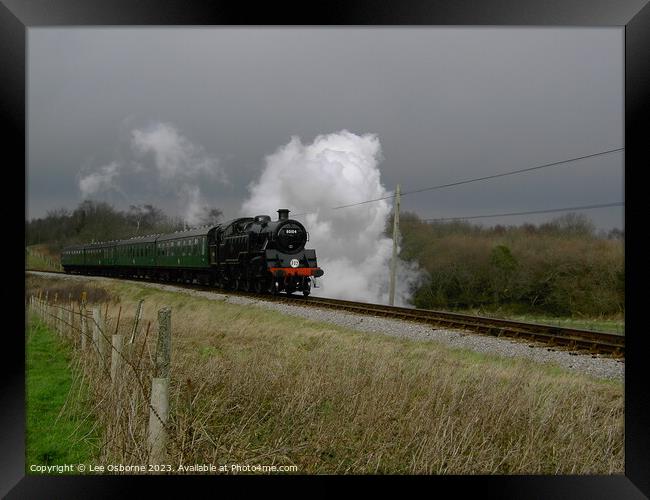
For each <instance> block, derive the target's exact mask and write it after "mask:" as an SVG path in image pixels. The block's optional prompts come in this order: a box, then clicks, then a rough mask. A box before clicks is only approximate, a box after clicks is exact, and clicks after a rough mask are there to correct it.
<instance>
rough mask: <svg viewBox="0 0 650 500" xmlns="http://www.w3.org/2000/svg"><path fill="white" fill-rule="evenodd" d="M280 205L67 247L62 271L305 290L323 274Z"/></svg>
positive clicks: (303, 235) (301, 232)
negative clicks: (272, 210)
mask: <svg viewBox="0 0 650 500" xmlns="http://www.w3.org/2000/svg"><path fill="white" fill-rule="evenodd" d="M288 214H289V210H287V209H280V210H278V216H279V218H278V220H277V221H272V220H271V217H270V216H268V215H258V216H255V217H241V218H238V219H234V220H231V221H228V222H224V223H222V224H217V225H213V226H204V227H200V228H196V229H191V230H187V231H177V232H175V233H170V234H154V235H147V236H139V237H135V238H130V239H128V240H116V241H104V242H98V243H91V244H88V245H77V246H72V247H68V248H65V249H64V250H63V252H62V254H61V263H62V265H63V269H64V271H65V272H66V273H76V274H93V275H104V276H117V277H133V278H145V279H151V278H153V279H156V280H160V281H180V282H188V283H189V282H193V281H196V282H198V283H202V284H207V285H217V286H219V287H225V288H228V289H240V290H249V291H253V290H254V291H257V292H264V291H270V292H272V293H277V292H279V291H286V292H287V293H292V292H294V291H302V293H303V294H305V295H309V291H310V287H311V283H312V279H313V278H316V277H320V276H322V275H323V270H322V269H320V268H319V267H318V265H317V263H316V253H315V250H312V249H306V248H305V244H306V242H307V241H308V240H309V234H308V233H307V231H306V230H305V228H304V226H303V225H302V224H301V223H300V222H298V221H296V220H291V219H289V217H288Z"/></svg>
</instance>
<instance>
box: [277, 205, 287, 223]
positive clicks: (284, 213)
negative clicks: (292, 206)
mask: <svg viewBox="0 0 650 500" xmlns="http://www.w3.org/2000/svg"><path fill="white" fill-rule="evenodd" d="M288 218H289V209H288V208H281V209H279V210H278V220H287V219H288Z"/></svg>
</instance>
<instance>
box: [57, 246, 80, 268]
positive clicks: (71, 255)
mask: <svg viewBox="0 0 650 500" xmlns="http://www.w3.org/2000/svg"><path fill="white" fill-rule="evenodd" d="M61 265H62V266H83V265H84V245H75V246H71V247H68V248H66V249H64V250H63V251H62V252H61Z"/></svg>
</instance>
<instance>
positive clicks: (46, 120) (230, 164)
mask: <svg viewBox="0 0 650 500" xmlns="http://www.w3.org/2000/svg"><path fill="white" fill-rule="evenodd" d="M623 41H624V40H623V28H618V27H613V28H401V27H400V28H317V29H315V28H300V29H297V28H264V29H259V28H205V29H197V28H127V29H123V28H105V29H104V28H102V29H99V28H94V29H93V28H83V29H78V28H29V30H28V55H29V57H28V154H29V156H28V191H27V201H28V206H27V210H28V213H27V216H28V217H29V218H32V217H39V216H42V215H44V214H45V213H46V212H47V211H48V210H51V209H56V208H62V207H65V208H68V209H72V208H74V207H75V206H76V205H77V204H78V203H79V202H80V201H81V200H82V197H83V195H84V193H83V191H82V187H83V186H85V188H87V189H88V190H89V191H91V192H92V194H91V195H90V197H91V198H93V199H103V200H108V201H110V202H111V203H113V204H114V205H115V206H117V207H119V208H126V207H128V206H129V205H131V204H141V203H152V204H154V205H157V206H160V207H162V208H164V209H165V210H167V211H169V212H173V211H178V210H179V204H178V202H177V200H176V198H175V197H176V194H177V193H175V192H174V190H175V188H174V186H175V185H176V184H174V183H175V182H177V181H176V180H175V179H176V178H173V179H172V178H171V177H170V179H172V181H169V182H167V183H165V182H163V181H164V179H163V181H161V180H160V179H159V181H157V182H156V183H155V184H156V186H155V187H152V185H153V184H154V183H153V182H152V183H151V185H149V184H147V182H145V181H143V176H142V175H140V176H139V177H138V176H137V175H135V173H134V172H138V171H139V170H138V169H139V168H140V167H141V166H142V165H145V163H146V161H149V160H151V159H149V160H148V159H147V157H146V155H147V153H152V152H153V151H154V149H153V148H155V144H156V140H158V139H159V138H160V136H161V134H162V135H164V132H165V131H169V130H171V131H173V133H174V134H176V137H177V138H180V139H179V141H180V142H178V144H180V149H181V150H182V154H184V155H186V156H187V157H188V158H190V157H191V158H192V159H193V160H192V161H194V165H197V162H198V165H199V167H197V169H196V171H193V172H194V173H192V175H191V176H190V175H189V174H187V175H186V176H185V177H184V179H185V180H184V181H183V182H190V181H191V182H194V183H196V184H197V186H199V187H200V189H201V194H202V196H203V200H204V201H206V202H207V203H209V204H211V205H213V206H216V207H218V208H220V209H222V210H223V211H224V213H225V215H226V216H227V217H233V216H238V215H239V214H240V209H241V206H242V202H243V200H244V199H245V198H246V197H247V196H248V186H249V185H250V183H251V182H253V181H255V180H256V179H257V178H258V177H259V175H260V172H261V170H262V167H263V164H264V159H265V157H266V156H267V155H270V154H272V153H274V152H275V151H276V150H277V149H278V148H280V147H282V146H284V145H286V144H287V143H289V141H290V139H291V137H292V136H298V137H300V139H301V140H302V142H303V143H305V144H307V143H311V142H312V141H313V140H314V138H315V137H316V136H318V135H320V134H330V133H335V132H339V131H341V130H344V129H345V130H348V131H350V132H352V133H354V134H358V135H363V134H368V133H370V134H376V136H377V138H378V140H379V142H380V144H381V151H382V155H383V160H382V161H381V163H380V164H379V168H380V170H381V180H382V183H383V184H384V186H385V187H386V188H387V189H388V190H391V191H392V190H393V189H394V186H395V184H396V183H398V182H399V183H401V185H402V190H403V191H407V190H412V189H419V188H422V187H427V186H432V185H437V184H444V183H449V182H454V181H458V180H464V179H468V178H473V177H481V176H486V175H491V174H496V173H501V172H505V171H509V170H515V169H522V168H528V167H534V166H536V165H541V164H544V163H550V162H555V161H561V160H565V159H569V158H572V157H579V156H584V155H590V154H593V153H598V152H600V151H605V150H609V149H614V148H619V147H622V146H623V145H624V143H623V137H624V136H623V123H624V120H623V119H624V116H623V103H624V101H623V98H624V92H623V81H624V80H623V78H624V73H623ZM161 127H162V128H161ZM134 131H135V132H134ZM134 134H135V135H134ZM137 134H140V135H137ZM134 138H136V139H137V141H136V140H134ZM153 154H156V153H153ZM159 160H161V159H160V158H159V157H156V159H155V161H159ZM163 160H164V159H163ZM152 161H153V160H152ZM188 161H189V160H188ZM126 163H128V164H129V165H130V167H129V168H130V170H128V171H127V169H126V168H125V169H123V170H121V171H119V172H120V173H118V170H117V167H116V166H117V165H125V164H126ZM112 168H113V170H111V169H112ZM143 168H144V167H143ZM202 169H203V170H202ZM210 169H214V170H215V171H218V172H217V173H216V174H215V175H207V174H208V173H209V172H208V170H210ZM142 171H144V170H142ZM213 173H214V172H213ZM93 174H95V176H93ZM99 174H101V175H104V177H103V179H106V178H107V176H108V177H110V180H111V183H105V184H102V183H101V182H99V181H98V177H96V176H97V175H99ZM129 176H130V177H129ZM84 179H85V180H84ZM188 179H189V180H188ZM178 182H180V181H178ZM296 182H300V179H296ZM109 184H110V185H109ZM102 186H104V187H105V188H106V189H101V188H102ZM93 188H94V189H93ZM185 194H186V195H187V196H190V194H191V189H189V190H186V192H185ZM86 196H88V192H86ZM621 200H623V153H622V152H616V153H611V154H608V155H604V156H600V157H596V158H590V159H586V160H582V161H579V162H575V163H570V164H566V165H561V166H557V167H552V168H547V169H543V170H538V171H534V172H530V173H525V174H520V175H515V176H510V177H505V178H500V179H494V180H489V181H485V182H479V183H474V184H469V185H464V186H458V187H454V188H449V189H444V190H438V191H430V192H423V193H420V194H414V195H411V196H406V197H404V198H403V199H402V209H403V210H411V211H415V212H416V213H418V214H419V215H420V216H422V217H424V218H429V217H461V216H470V215H480V214H491V213H502V212H518V211H526V210H543V209H552V208H561V207H570V206H578V205H591V204H600V203H611V202H616V201H621ZM359 201H362V200H359ZM289 208H292V207H289ZM296 208H297V207H296ZM349 210H354V208H351V209H349ZM584 213H586V214H588V215H589V216H590V217H591V218H592V220H594V222H596V224H597V225H598V227H600V228H605V229H609V228H612V227H622V225H623V209H622V207H621V208H602V209H597V210H589V211H586V212H584ZM248 215H254V214H248ZM557 215H559V214H547V215H528V216H518V217H503V218H494V219H480V221H481V222H482V223H484V224H494V223H498V222H500V223H506V224H517V223H520V222H522V221H524V220H527V221H531V222H540V221H543V220H547V219H549V218H552V217H555V216H557Z"/></svg>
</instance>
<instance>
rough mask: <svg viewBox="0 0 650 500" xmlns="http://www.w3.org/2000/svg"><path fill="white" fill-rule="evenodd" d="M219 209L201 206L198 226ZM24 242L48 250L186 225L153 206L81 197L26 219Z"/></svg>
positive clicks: (218, 215) (212, 221) (212, 220)
mask: <svg viewBox="0 0 650 500" xmlns="http://www.w3.org/2000/svg"><path fill="white" fill-rule="evenodd" d="M221 217H222V212H221V210H219V209H217V208H211V207H205V208H204V211H203V213H202V215H201V217H200V221H199V224H198V225H203V224H216V223H218V222H219V221H220V220H221ZM25 225H26V227H25V232H26V244H27V245H37V244H43V243H46V244H47V245H48V247H50V248H51V249H52V250H59V249H61V248H62V247H64V246H67V245H74V244H78V243H79V244H80V243H88V242H92V241H107V240H117V239H126V238H131V237H133V236H144V235H148V234H157V233H170V232H174V231H180V230H183V229H185V228H186V224H185V223H184V221H183V219H182V218H180V217H173V216H169V215H167V214H165V212H164V211H163V210H161V209H160V208H157V207H155V206H153V205H148V204H145V205H131V206H130V207H129V208H128V209H127V210H117V209H115V208H114V207H113V206H111V205H110V204H108V203H106V202H101V201H93V200H85V201H83V202H81V203H80V204H79V206H78V207H77V208H75V209H74V210H68V209H65V208H61V209H57V210H51V211H49V212H47V214H46V215H45V217H40V218H34V219H31V220H28V221H26V223H25Z"/></svg>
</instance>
